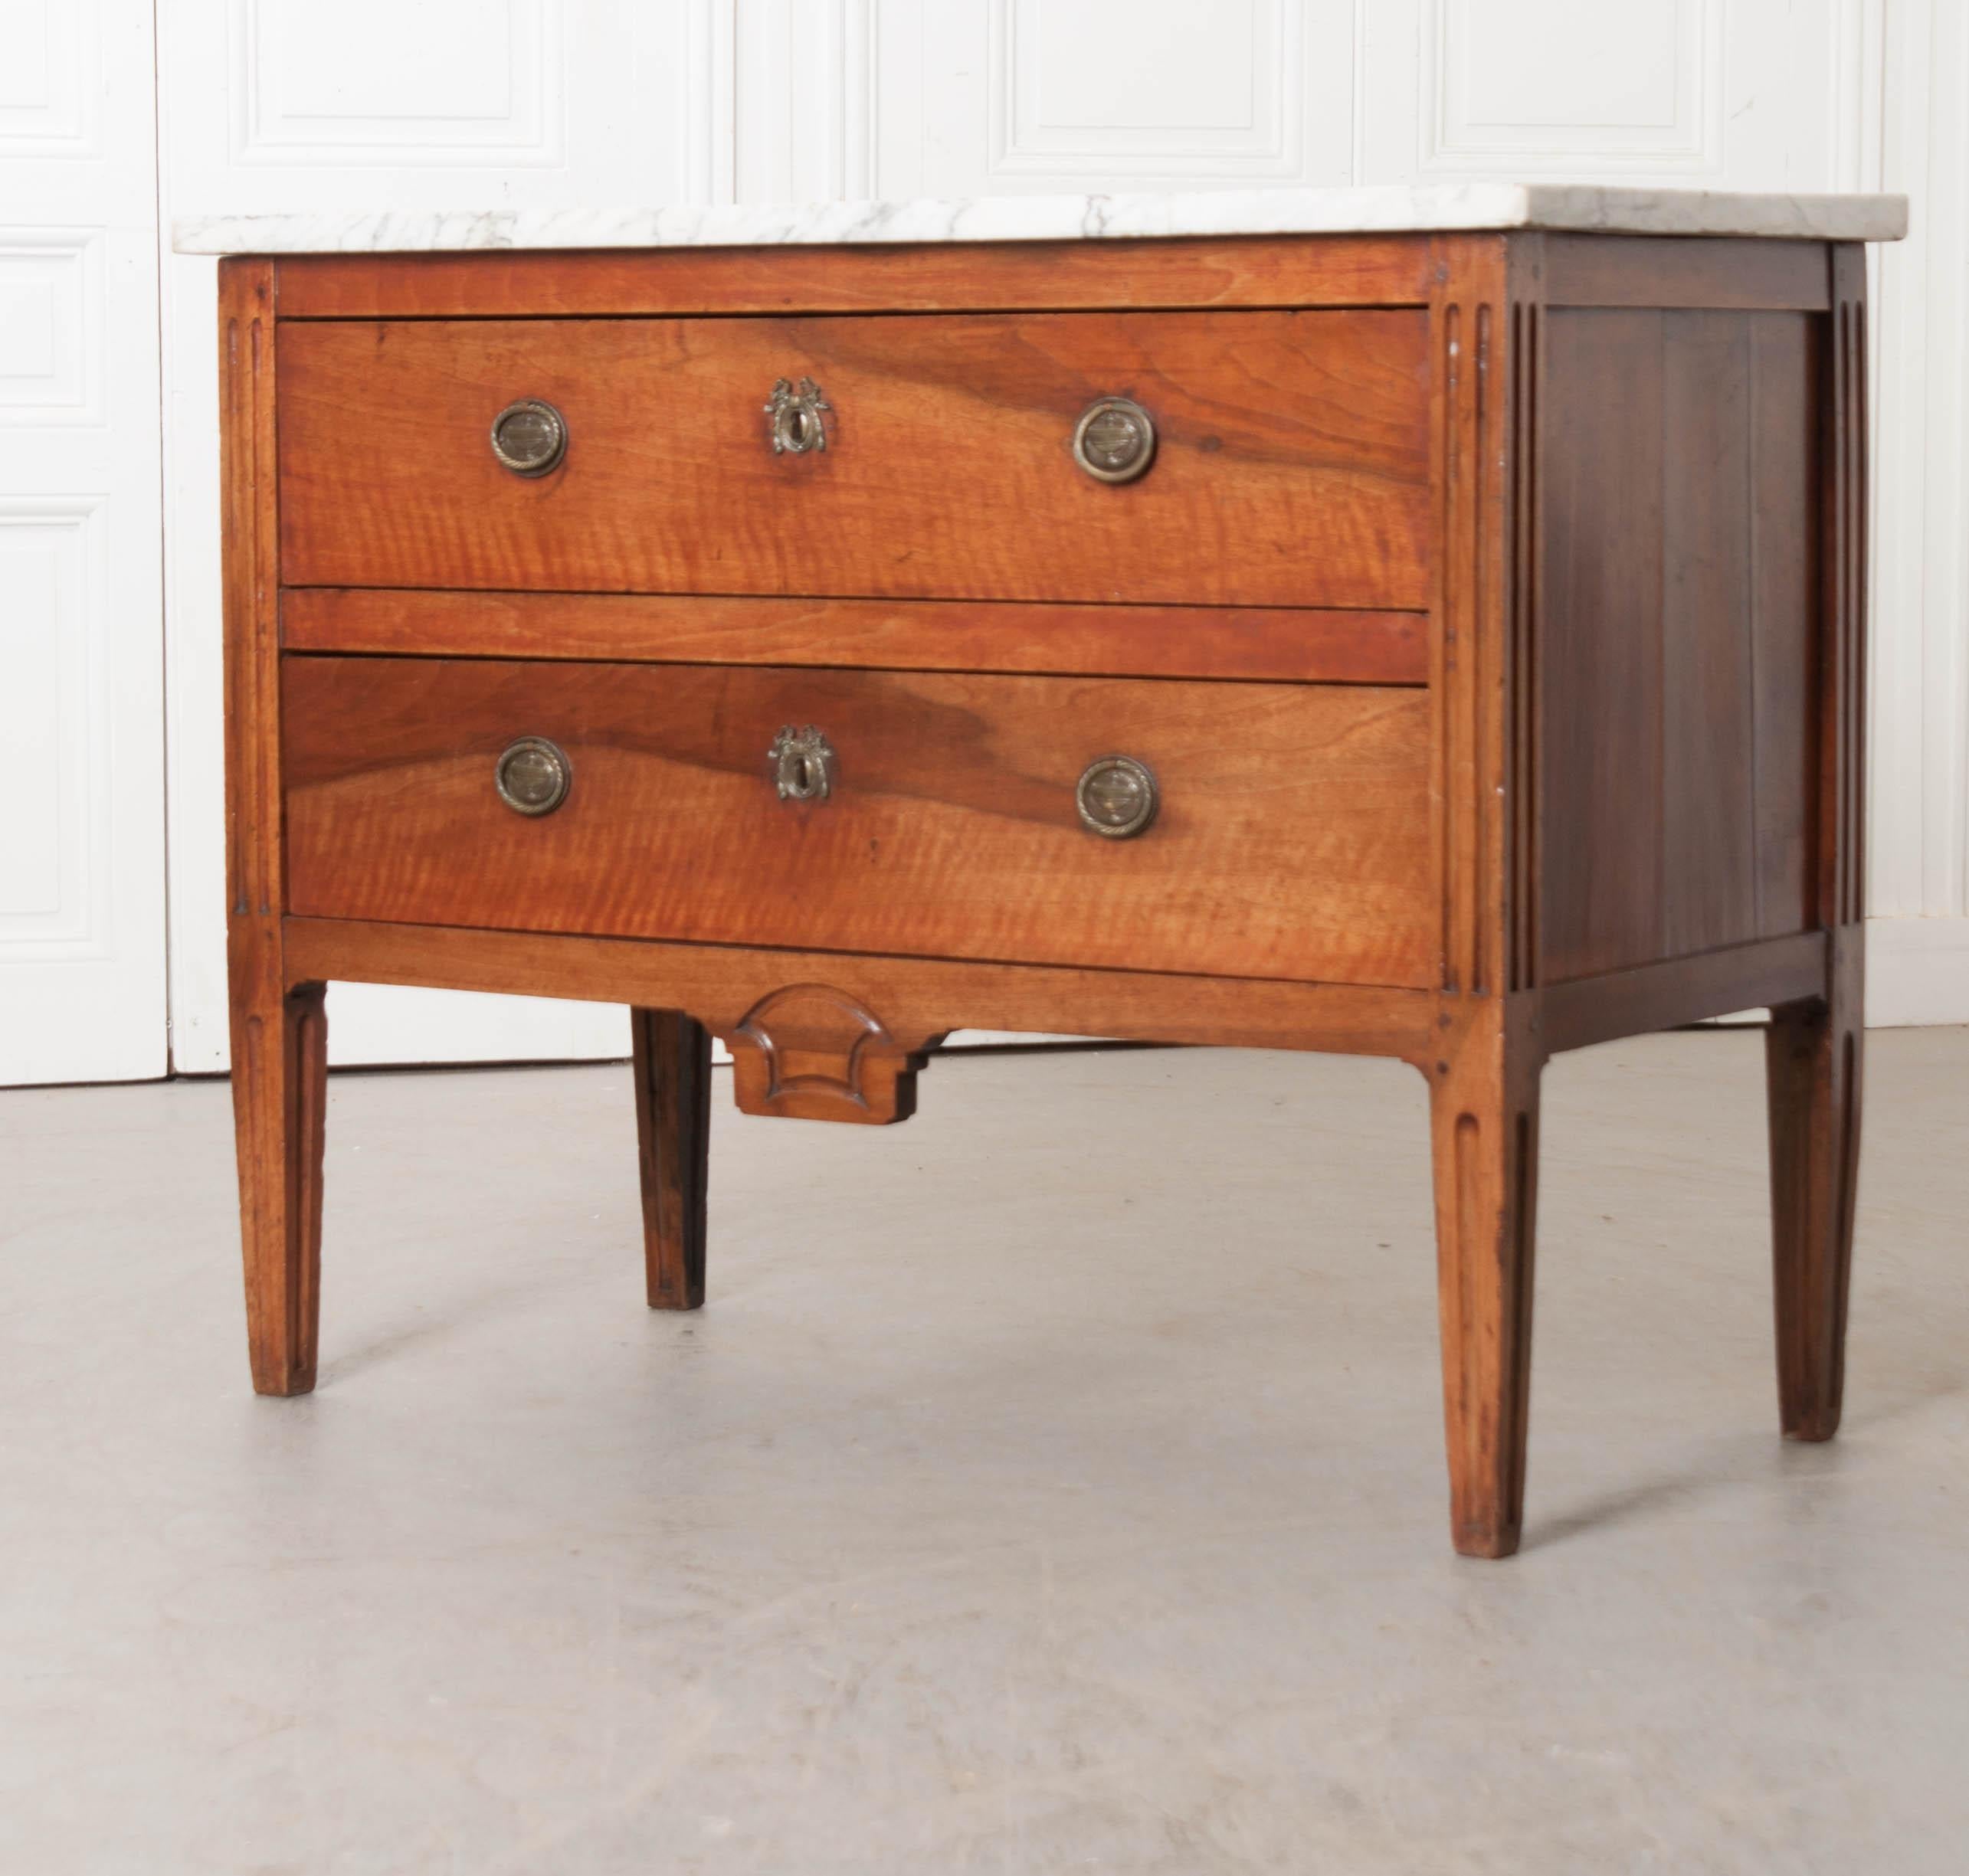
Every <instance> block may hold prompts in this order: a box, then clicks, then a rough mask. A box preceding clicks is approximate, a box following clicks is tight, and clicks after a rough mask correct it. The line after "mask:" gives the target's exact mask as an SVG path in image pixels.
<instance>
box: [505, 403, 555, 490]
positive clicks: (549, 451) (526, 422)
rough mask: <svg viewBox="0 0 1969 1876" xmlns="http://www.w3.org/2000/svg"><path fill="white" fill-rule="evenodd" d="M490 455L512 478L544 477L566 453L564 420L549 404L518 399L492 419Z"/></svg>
mask: <svg viewBox="0 0 1969 1876" xmlns="http://www.w3.org/2000/svg"><path fill="white" fill-rule="evenodd" d="M492 453H493V456H494V457H496V458H497V459H498V462H499V466H500V468H502V469H509V470H512V471H513V473H514V474H515V475H516V476H544V475H545V474H546V473H548V472H549V470H553V469H557V468H559V467H560V462H561V458H562V457H564V456H565V455H566V454H567V453H568V423H567V419H566V418H565V417H563V416H562V414H560V412H559V411H557V410H555V408H554V407H553V406H552V404H543V403H542V401H540V399H539V398H521V399H520V400H519V402H518V403H516V404H508V405H507V406H506V408H505V409H504V410H503V411H500V414H498V416H496V417H494V418H493V424H492Z"/></svg>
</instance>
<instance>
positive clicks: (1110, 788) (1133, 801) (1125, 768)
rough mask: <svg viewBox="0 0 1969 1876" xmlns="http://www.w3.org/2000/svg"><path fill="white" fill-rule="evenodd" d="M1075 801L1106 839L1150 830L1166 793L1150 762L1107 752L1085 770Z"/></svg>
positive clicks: (1083, 820) (1087, 824) (1091, 828)
mask: <svg viewBox="0 0 1969 1876" xmlns="http://www.w3.org/2000/svg"><path fill="white" fill-rule="evenodd" d="M1073 805H1074V806H1075V807H1076V808H1078V809H1079V810H1080V825H1081V826H1082V827H1084V828H1086V830H1087V831H1088V832H1089V833H1097V834H1099V836H1100V837H1101V838H1102V840H1132V838H1133V837H1135V835H1136V834H1138V833H1145V831H1146V830H1147V829H1148V824H1149V823H1150V822H1151V821H1152V820H1155V811H1156V810H1157V809H1158V808H1159V807H1161V805H1162V797H1161V792H1160V791H1158V788H1157V787H1156V786H1155V773H1154V771H1152V770H1151V769H1150V768H1149V767H1148V764H1146V763H1145V762H1138V761H1136V760H1135V758H1134V757H1133V756H1132V755H1104V756H1102V757H1099V758H1098V759H1097V760H1096V761H1092V762H1089V764H1087V766H1086V768H1085V769H1084V770H1083V771H1082V773H1081V776H1080V782H1079V784H1078V785H1077V786H1076V787H1075V789H1074V791H1073Z"/></svg>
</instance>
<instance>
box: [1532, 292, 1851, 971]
mask: <svg viewBox="0 0 1969 1876" xmlns="http://www.w3.org/2000/svg"><path fill="white" fill-rule="evenodd" d="M1545 335H1546V337H1545V345H1546V349H1547V359H1546V365H1545V392H1544V399H1545V401H1544V407H1543V412H1542V417H1541V426H1540V435H1539V443H1538V447H1539V450H1540V452H1541V488H1542V491H1543V493H1542V497H1541V499H1542V509H1541V515H1542V535H1541V547H1540V554H1539V561H1538V579H1539V581H1540V588H1539V601H1538V605H1539V615H1540V617H1539V627H1538V630H1539V647H1540V649H1539V654H1538V655H1539V661H1540V663H1539V670H1540V692H1541V699H1540V703H1539V725H1540V731H1539V733H1540V737H1541V781H1540V784H1539V797H1538V799H1539V826H1538V837H1539V840H1540V842H1541V855H1540V859H1539V874H1540V899H1539V906H1538V947H1537V970H1538V981H1541V982H1544V983H1560V982H1564V981H1568V980H1570V979H1574V978H1579V977H1592V976H1594V975H1597V974H1602V973H1606V972H1611V971H1624V970H1627V969H1630V968H1632V967H1635V966H1636V965H1640V964H1649V963H1653V962H1655V961H1659V960H1660V959H1663V958H1672V957H1679V956H1688V955H1694V954H1699V953H1701V952H1703V951H1709V950H1712V949H1715V948H1720V947H1722V946H1725V945H1733V944H1738V943H1742V942H1745V941H1748V940H1749V939H1751V938H1756V937H1760V936H1761V937H1767V938H1768V937H1778V936H1781V935H1784V934H1786V933H1788V932H1792V931H1800V930H1802V929H1804V928H1806V927H1807V925H1810V924H1811V923H1813V922H1814V921H1813V918H1812V916H1811V908H1810V905H1809V904H1808V902H1807V887H1806V880H1807V874H1808V873H1809V868H1808V866H1807V841H1808V834H1809V830H1810V824H1811V819H1812V804H1811V771H1810V759H1811V758H1810V751H1809V748H1808V746H1807V735H1806V725H1807V724H1808V723H1809V722H1810V717H1811V714H1812V711H1813V703H1812V701H1811V699H1812V696H1813V689H1814V683H1815V680H1814V679H1813V663H1814V659H1815V655H1816V654H1815V652H1814V649H1813V647H1814V643H1815V640H1816V637H1817V623H1816V620H1815V618H1814V616H1813V615H1814V606H1813V597H1812V595H1813V588H1814V582H1815V578H1816V576H1815V573H1814V560H1813V546H1812V537H1813V525H1814V524H1813V501H1814V497H1813V487H1812V470H1811V461H1812V457H1811V451H1810V447H1809V437H1810V424H1811V422H1812V417H1811V411H1812V407H1813V357H1814V346H1813V324H1812V322H1811V320H1810V319H1809V318H1808V317H1807V316H1805V315H1804V314H1800V313H1728V312H1666V313H1663V312H1650V311H1628V312H1597V313H1580V312H1555V313H1549V314H1548V316H1547V317H1546V319H1545Z"/></svg>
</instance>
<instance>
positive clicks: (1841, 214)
mask: <svg viewBox="0 0 1969 1876" xmlns="http://www.w3.org/2000/svg"><path fill="white" fill-rule="evenodd" d="M1482 228H1552V229H1561V230H1569V231H1574V232H1579V233H1598V234H1756V235H1768V236H1771V237H1791V238H1794V239H1797V238H1804V239H1811V240H1819V241H1898V240H1899V239H1900V237H1902V235H1903V234H1905V233H1906V232H1907V228H1908V198H1906V197H1905V195H1725V194H1723V193H1721V192H1712V191H1710V190H1706V189H1630V188H1597V187H1588V186H1585V185H1577V184H1568V183H1552V182H1528V183H1520V182H1468V183H1444V184H1434V185H1429V186H1427V187H1424V188H1397V187H1384V188H1360V189H1222V190H1215V189H1212V190H1192V191H1190V192H1187V193H1184V194H1178V195H991V196H981V197H979V198H976V199H975V200H972V201H895V202H814V203H809V204H806V205H796V206H778V205H772V204H758V205H753V204H749V203H739V204H736V205H731V206H727V207H722V208H616V209H608V208H489V209H481V210H478V211H460V212H458V213H455V214H440V213H434V212H425V211H395V212H393V211H387V210H385V211H378V212H376V213H375V214H291V215H208V216H201V217H195V218H189V219H186V220H182V221H179V223H178V224H177V225H176V228H175V231H174V236H175V247H176V248H177V250H178V251H179V253H180V254H418V253H436V252H440V251H448V250H461V249H469V248H519V247H535V248H572V247H757V246H768V247H769V246H778V245H801V246H824V245H827V244H835V243H840V244H857V245H860V244H877V243H882V242H902V241H1082V240H1087V239H1106V240H1110V241H1112V240H1117V239H1121V238H1123V237H1129V236H1142V235H1149V236H1156V235H1178V234H1389V233H1407V232H1414V231H1421V230H1430V229H1482Z"/></svg>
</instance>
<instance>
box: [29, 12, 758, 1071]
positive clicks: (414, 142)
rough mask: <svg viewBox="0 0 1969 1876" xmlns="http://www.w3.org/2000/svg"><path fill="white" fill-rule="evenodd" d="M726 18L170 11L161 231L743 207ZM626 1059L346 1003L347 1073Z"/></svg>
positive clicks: (188, 917)
mask: <svg viewBox="0 0 1969 1876" xmlns="http://www.w3.org/2000/svg"><path fill="white" fill-rule="evenodd" d="M732 3H733V0H414V3H413V4H408V5H406V4H405V3H404V0H158V23H159V51H160V65H159V83H160V95H161V98H162V149H163V152H164V198H165V212H166V214H167V215H197V214H228V213H232V214H253V213H261V214H266V213H277V212H279V211H283V210H290V209H298V210H306V209H320V210H324V211H332V210H351V209H357V210H359V209H375V208H401V209H412V210H414V209H455V208H485V207H513V208H559V207H576V206H579V205H582V204H585V203H613V202H621V201H639V202H677V201H709V200H712V199H714V198H719V197H722V198H726V199H729V195H730V192H731V185H732V169H731V151H732V122H731V95H732V53H731V44H732ZM5 4H7V0H0V6H4V5H5ZM165 267H166V273H165V293H164V352H165V359H166V362H167V366H166V368H167V371H168V373H169V382H170V386H171V401H170V405H169V413H168V421H167V424H166V429H165V469H166V489H167V516H168V521H169V529H168V534H169V544H170V553H169V562H168V578H169V594H170V599H169V604H170V674H171V748H172V761H171V879H172V919H171V927H172V931H171V935H172V947H171V1004H172V1056H173V1059H174V1061H175V1063H176V1065H177V1066H178V1067H179V1069H182V1070H188V1071H191V1072H200V1071H209V1070H211V1069H223V1068H224V1066H226V1062H227V1047H226V994H225V929H224V923H225V922H224V871H225V866H224V850H223V847H222V845H221V838H220V834H221V815H222V810H223V801H224V795H223V789H224V774H223V769H222V767H221V729H222V727H223V725H222V723H221V716H220V660H219V651H220V614H219V559H218V513H219V506H218V427H217V424H216V420H215V412H216V411H217V409H218V368H217V365H216V362H215V360H216V348H217V344H218V341H217V339H216V337H215V325H214V313H213V305H214V292H215V286H214V264H213V263H212V262H211V261H210V260H198V259H195V258H192V257H170V258H168V259H167V260H166V262H165ZM386 421H387V414H386V413H378V422H379V423H382V422H386ZM628 1038H629V1030H628V1019H627V1017H626V1016H625V1015H624V1013H623V1012H622V1011H621V1010H617V1009H612V1008H609V1007H604V1006H601V1005H598V1004H591V1003H557V1002H551V1001H548V1000H545V999H540V998H532V997H470V996H460V995H457V994H452V993H446V992H441V991H434V990H398V989H392V988H389V987H382V986H375V985H366V984H363V985H359V984H349V985H342V986H338V987H337V988H336V991H335V994H334V996H333V998H332V999H331V1000H330V1003H329V1055H330V1058H331V1059H332V1060H333V1061H336V1062H472V1061H481V1062H483V1061H524V1060H529V1059H536V1060H537V1059H565V1058H568V1057H577V1056H621V1055H624V1054H626V1053H627V1051H628V1046H629V1039H628Z"/></svg>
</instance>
